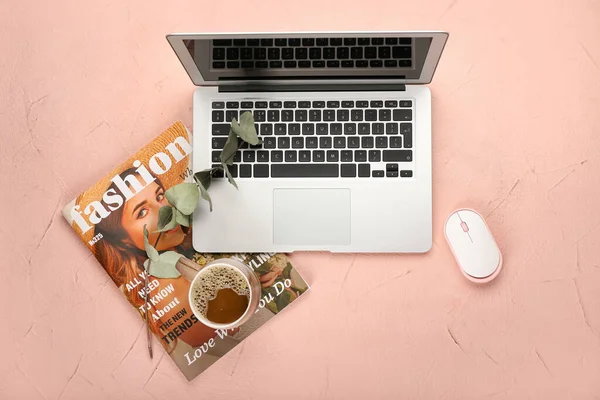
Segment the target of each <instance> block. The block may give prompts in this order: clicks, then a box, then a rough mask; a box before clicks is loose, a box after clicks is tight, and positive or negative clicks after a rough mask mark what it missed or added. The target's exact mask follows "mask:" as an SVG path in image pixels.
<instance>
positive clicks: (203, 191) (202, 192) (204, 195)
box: [198, 185, 213, 211]
mask: <svg viewBox="0 0 600 400" xmlns="http://www.w3.org/2000/svg"><path fill="white" fill-rule="evenodd" d="M198 187H199V188H200V196H202V198H203V199H204V200H206V201H208V205H209V207H210V211H212V210H213V207H212V199H211V198H210V195H209V194H208V190H206V189H205V188H204V186H202V185H198Z"/></svg>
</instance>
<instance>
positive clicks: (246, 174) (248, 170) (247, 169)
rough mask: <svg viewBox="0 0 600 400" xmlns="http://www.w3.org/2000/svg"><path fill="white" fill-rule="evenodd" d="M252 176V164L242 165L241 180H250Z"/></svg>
mask: <svg viewBox="0 0 600 400" xmlns="http://www.w3.org/2000/svg"><path fill="white" fill-rule="evenodd" d="M251 176H252V166H251V165H250V164H242V165H240V178H250V177H251Z"/></svg>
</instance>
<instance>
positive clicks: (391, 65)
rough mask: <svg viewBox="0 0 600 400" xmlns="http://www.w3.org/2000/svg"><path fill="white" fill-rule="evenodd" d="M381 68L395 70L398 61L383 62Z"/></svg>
mask: <svg viewBox="0 0 600 400" xmlns="http://www.w3.org/2000/svg"><path fill="white" fill-rule="evenodd" d="M383 66H384V67H386V68H396V67H397V66H398V61H396V60H385V61H384V62H383Z"/></svg>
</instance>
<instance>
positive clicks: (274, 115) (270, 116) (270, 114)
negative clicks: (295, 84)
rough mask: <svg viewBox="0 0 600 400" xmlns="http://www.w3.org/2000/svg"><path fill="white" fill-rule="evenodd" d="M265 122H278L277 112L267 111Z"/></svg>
mask: <svg viewBox="0 0 600 400" xmlns="http://www.w3.org/2000/svg"><path fill="white" fill-rule="evenodd" d="M267 120H268V121H269V122H279V110H269V111H267Z"/></svg>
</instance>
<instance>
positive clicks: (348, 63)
mask: <svg viewBox="0 0 600 400" xmlns="http://www.w3.org/2000/svg"><path fill="white" fill-rule="evenodd" d="M342 68H354V61H352V60H343V61H342Z"/></svg>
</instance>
